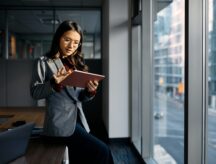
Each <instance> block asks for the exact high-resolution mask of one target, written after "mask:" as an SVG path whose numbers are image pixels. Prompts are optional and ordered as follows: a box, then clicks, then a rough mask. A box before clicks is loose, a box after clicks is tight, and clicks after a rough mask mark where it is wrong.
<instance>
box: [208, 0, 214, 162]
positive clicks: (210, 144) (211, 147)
mask: <svg viewBox="0 0 216 164" xmlns="http://www.w3.org/2000/svg"><path fill="white" fill-rule="evenodd" d="M208 11H209V14H208V18H209V20H208V21H209V25H208V27H209V28H208V46H207V47H208V126H207V127H208V146H207V149H208V164H214V163H215V156H216V128H215V125H216V19H215V18H216V1H215V0H209V1H208Z"/></svg>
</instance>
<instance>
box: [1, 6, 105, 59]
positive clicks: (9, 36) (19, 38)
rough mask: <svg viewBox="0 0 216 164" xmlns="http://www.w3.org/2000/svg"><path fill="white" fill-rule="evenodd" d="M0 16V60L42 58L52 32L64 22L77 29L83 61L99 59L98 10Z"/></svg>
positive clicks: (7, 12) (20, 12)
mask: <svg viewBox="0 0 216 164" xmlns="http://www.w3.org/2000/svg"><path fill="white" fill-rule="evenodd" d="M0 13H1V14H0V18H1V21H0V58H3V59H35V58H37V57H39V56H41V55H44V54H45V53H46V52H47V51H48V50H49V48H50V44H51V40H52V37H53V34H54V32H55V30H56V28H57V27H58V25H59V24H60V23H61V22H62V21H64V20H73V21H76V22H78V23H79V24H80V25H81V27H82V29H83V32H84V43H83V53H84V57H85V58H86V59H95V58H97V59H100V58H101V38H100V37H101V18H100V10H97V9H95V10H71V9H58V10H57V9H56V10H53V9H41V10H40V9H35V10H32V9H19V10H4V11H3V10H2V11H1V10H0Z"/></svg>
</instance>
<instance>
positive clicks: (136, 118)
mask: <svg viewBox="0 0 216 164" xmlns="http://www.w3.org/2000/svg"><path fill="white" fill-rule="evenodd" d="M131 68H132V71H131V72H132V76H131V84H132V89H131V92H132V96H131V98H132V109H133V110H132V128H131V130H132V134H131V135H132V136H131V137H132V142H133V144H134V146H135V147H136V149H137V151H138V152H139V153H140V154H141V135H142V134H141V133H142V130H141V129H142V126H141V124H142V120H141V79H140V77H141V26H133V27H132V56H131Z"/></svg>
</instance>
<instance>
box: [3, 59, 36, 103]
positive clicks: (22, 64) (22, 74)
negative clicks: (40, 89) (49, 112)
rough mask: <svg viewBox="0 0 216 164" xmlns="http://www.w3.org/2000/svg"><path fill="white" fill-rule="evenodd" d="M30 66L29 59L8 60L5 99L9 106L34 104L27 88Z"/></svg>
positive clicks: (31, 62)
mask: <svg viewBox="0 0 216 164" xmlns="http://www.w3.org/2000/svg"><path fill="white" fill-rule="evenodd" d="M32 66H33V61H31V60H8V63H7V69H6V70H7V71H6V73H7V74H6V77H7V94H6V99H7V105H8V106H9V107H14V106H24V107H26V106H34V104H35V101H34V100H33V99H32V98H31V96H30V90H29V86H30V81H31V74H32Z"/></svg>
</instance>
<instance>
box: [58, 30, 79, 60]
mask: <svg viewBox="0 0 216 164" xmlns="http://www.w3.org/2000/svg"><path fill="white" fill-rule="evenodd" d="M80 39H81V36H80V34H79V33H78V32H76V31H73V30H70V31H67V32H65V33H64V34H63V35H62V36H61V38H60V54H61V55H62V56H63V57H66V56H70V55H73V54H74V52H75V51H76V50H77V48H78V47H79V46H80Z"/></svg>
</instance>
